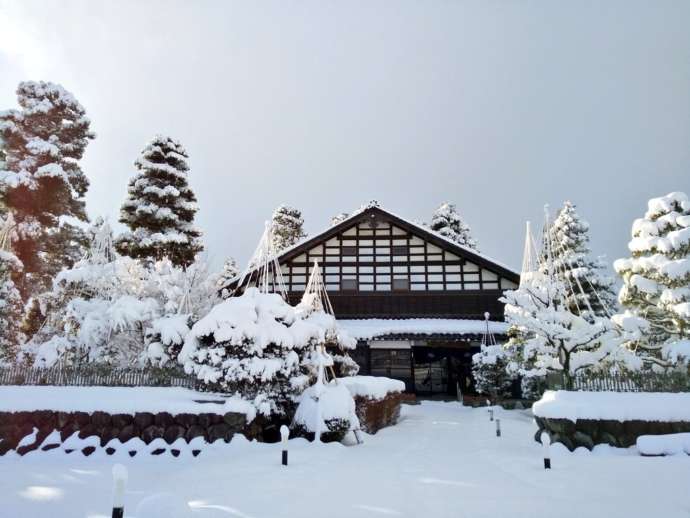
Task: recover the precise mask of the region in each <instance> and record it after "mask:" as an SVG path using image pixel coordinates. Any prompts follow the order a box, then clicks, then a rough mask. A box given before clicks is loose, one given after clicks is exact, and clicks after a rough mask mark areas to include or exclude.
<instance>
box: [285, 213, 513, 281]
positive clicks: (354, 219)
mask: <svg viewBox="0 0 690 518" xmlns="http://www.w3.org/2000/svg"><path fill="white" fill-rule="evenodd" d="M371 217H375V218H379V217H380V218H381V219H387V220H390V221H391V222H392V223H393V224H394V225H395V226H397V227H400V228H402V229H404V230H407V231H408V232H410V233H411V234H415V235H417V236H419V237H422V238H424V239H425V240H427V241H429V242H431V243H433V244H435V245H436V246H438V247H439V248H442V249H444V250H447V251H449V252H452V253H454V254H455V255H458V256H460V257H462V258H463V259H466V260H468V261H471V262H473V263H477V264H479V265H480V266H483V267H485V268H487V269H489V270H492V271H494V272H496V273H498V274H500V275H501V276H503V277H505V278H506V279H508V280H510V281H512V282H515V283H516V284H517V283H519V282H520V274H519V273H518V272H516V271H515V270H513V269H512V268H510V267H508V266H506V265H505V264H502V263H500V262H499V261H496V260H495V259H492V258H491V257H489V256H487V255H485V254H482V253H479V252H477V251H475V250H472V249H471V248H468V247H466V246H462V245H459V244H458V243H456V242H455V241H452V240H451V239H448V238H447V237H445V236H442V235H441V234H439V233H438V232H434V231H433V230H431V229H430V228H427V227H425V226H422V225H420V224H418V223H414V222H412V221H409V220H406V219H404V218H402V217H400V216H398V215H396V214H394V213H393V212H389V211H387V210H385V209H383V208H381V207H380V206H378V205H368V206H366V207H365V208H363V209H361V210H359V211H357V212H354V213H353V214H351V215H350V216H349V217H347V218H346V219H344V220H343V221H341V222H340V223H338V224H337V225H334V226H332V227H330V228H329V229H327V230H325V231H323V232H321V233H320V234H316V235H314V236H311V237H308V238H306V239H304V240H303V241H300V242H299V243H296V244H295V245H293V246H291V247H289V248H287V249H285V250H283V251H282V252H281V253H280V255H279V256H278V262H279V263H281V264H282V263H283V262H287V261H290V260H291V259H294V258H295V257H297V256H298V255H300V254H302V253H304V252H306V251H307V250H309V249H310V248H313V247H314V246H316V245H318V244H319V243H320V242H321V241H324V240H328V239H330V238H332V237H334V236H336V235H338V234H339V233H341V232H343V231H344V230H347V229H348V228H350V227H351V226H353V225H354V224H356V223H358V222H359V221H363V220H366V219H369V218H371Z"/></svg>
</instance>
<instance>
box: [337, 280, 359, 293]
mask: <svg viewBox="0 0 690 518" xmlns="http://www.w3.org/2000/svg"><path fill="white" fill-rule="evenodd" d="M340 289H341V290H342V291H357V280H356V279H342V280H341V281H340Z"/></svg>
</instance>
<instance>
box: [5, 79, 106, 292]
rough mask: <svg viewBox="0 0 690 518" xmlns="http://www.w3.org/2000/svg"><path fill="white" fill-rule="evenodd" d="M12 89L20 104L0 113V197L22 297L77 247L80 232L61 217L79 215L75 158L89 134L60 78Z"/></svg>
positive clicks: (41, 286) (71, 258) (40, 286)
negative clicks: (11, 227)
mask: <svg viewBox="0 0 690 518" xmlns="http://www.w3.org/2000/svg"><path fill="white" fill-rule="evenodd" d="M17 97H18V103H19V106H20V109H18V110H8V111H5V112H2V113H0V138H2V140H3V142H4V143H3V148H4V155H5V156H4V159H3V160H4V165H3V166H2V169H0V205H4V206H5V207H6V210H8V211H9V212H11V213H12V214H13V215H14V218H15V220H16V222H17V232H16V234H17V239H16V241H15V242H14V243H13V246H14V252H15V254H16V255H17V257H18V259H19V260H20V262H21V263H22V264H23V271H22V272H21V274H20V273H18V272H15V274H14V280H15V282H16V284H17V286H18V288H19V290H20V292H21V293H22V296H23V297H24V299H28V298H29V296H30V295H32V294H36V293H40V292H42V291H45V290H46V289H48V288H49V287H50V282H51V279H52V277H53V276H54V275H55V274H56V273H57V272H58V271H60V270H61V269H62V268H63V267H65V266H67V267H69V266H71V265H72V264H74V262H75V261H76V260H78V258H79V257H80V256H81V254H82V251H83V245H84V243H85V237H84V235H83V232H82V231H81V230H80V229H79V228H78V227H76V226H74V225H70V224H69V223H66V222H65V219H64V218H65V217H72V218H76V219H77V220H81V221H87V216H86V211H85V204H84V196H85V194H86V191H87V189H88V187H89V181H88V179H87V178H86V175H85V174H84V172H83V171H82V170H81V168H80V166H79V160H80V159H81V158H82V156H83V154H84V151H85V149H86V146H87V144H88V141H89V140H90V139H93V138H94V136H95V135H94V134H93V133H92V132H91V130H90V124H91V123H90V121H89V119H88V118H87V117H86V112H85V110H84V108H83V107H82V106H81V104H79V102H78V101H77V100H76V99H75V98H74V96H73V95H72V94H71V93H69V92H68V91H66V90H65V89H64V88H62V87H61V86H60V85H57V84H53V83H48V82H43V81H40V82H35V81H26V82H22V83H20V84H19V86H18V88H17Z"/></svg>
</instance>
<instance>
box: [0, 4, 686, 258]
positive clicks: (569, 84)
mask: <svg viewBox="0 0 690 518" xmlns="http://www.w3.org/2000/svg"><path fill="white" fill-rule="evenodd" d="M25 79H45V80H50V81H54V82H58V83H61V84H63V86H65V87H66V88H67V89H68V90H70V91H71V92H73V93H74V94H75V95H76V97H77V98H78V99H79V100H80V102H81V103H82V104H83V105H84V107H85V108H86V110H87V112H88V114H89V116H90V118H91V119H92V122H93V126H92V127H93V129H94V130H95V131H96V132H97V134H98V137H97V139H96V140H95V141H93V142H92V143H91V144H90V146H89V148H88V151H87V154H86V157H85V159H84V161H83V166H84V169H85V171H86V173H87V175H88V176H89V178H90V179H91V189H90V191H89V194H88V198H87V204H88V210H89V213H90V214H91V215H92V216H96V215H107V216H109V218H110V220H111V221H113V222H114V221H116V220H117V216H118V210H119V206H120V204H121V202H122V200H123V199H124V196H125V192H126V185H127V180H128V179H129V177H130V176H131V174H132V173H133V171H134V169H133V166H132V162H133V161H134V159H135V158H136V157H137V155H138V153H139V151H140V150H141V148H142V147H143V145H144V144H145V143H146V141H147V140H148V139H149V138H150V137H151V136H152V135H153V134H155V133H158V132H160V133H166V134H170V135H171V136H173V137H175V138H178V139H180V140H181V141H182V142H183V143H184V144H185V146H186V147H187V150H188V151H189V154H190V165H191V168H192V169H191V174H190V183H191V184H192V187H193V188H194V190H195V192H196V194H197V196H198V198H199V203H200V207H201V210H200V212H199V215H198V223H199V225H200V226H201V227H202V229H203V230H204V232H205V242H206V246H207V250H208V252H209V257H210V258H211V260H212V261H213V262H214V264H216V265H219V264H220V263H221V262H222V260H223V258H224V257H225V256H226V255H234V256H235V257H236V258H237V259H238V260H239V261H240V263H242V264H244V262H245V261H246V260H247V256H248V255H249V254H250V253H251V251H252V250H253V248H254V246H255V244H256V241H257V240H258V238H259V234H260V232H261V230H262V224H263V221H264V220H265V219H267V218H268V217H270V214H271V212H272V210H273V208H274V207H275V206H277V205H278V204H280V203H282V202H285V203H288V204H292V205H294V206H297V207H299V208H301V209H302V211H303V213H304V216H305V219H306V228H307V231H308V232H310V233H313V232H317V231H319V230H321V229H322V228H325V227H326V226H328V221H329V219H330V217H331V216H332V215H333V214H335V213H338V212H341V211H351V210H352V209H354V208H356V207H358V206H359V205H360V204H362V203H365V202H367V201H369V200H371V199H378V200H380V201H381V203H382V205H383V206H384V207H388V208H390V209H391V210H393V211H395V212H397V213H399V214H401V215H403V216H406V217H409V218H410V219H415V220H425V219H428V218H429V216H430V214H431V212H432V210H433V209H434V208H435V207H436V206H437V205H438V204H439V203H440V202H441V201H445V200H448V201H451V202H454V203H456V204H457V206H458V208H459V210H460V212H461V214H462V215H463V216H464V218H465V219H466V220H467V221H468V223H469V224H470V225H471V227H472V228H473V230H474V233H475V236H476V237H477V238H478V239H479V241H480V244H481V247H482V250H483V251H485V252H486V253H488V254H490V255H492V256H495V257H496V258H497V259H500V260H502V261H504V262H507V263H508V264H511V265H513V266H515V267H519V264H520V255H521V245H522V240H523V228H524V221H525V220H526V219H532V220H533V221H535V222H541V221H542V206H543V204H544V203H550V204H551V205H552V207H556V206H558V205H560V203H562V201H563V200H564V199H566V198H569V199H571V200H572V201H573V202H574V203H576V204H577V205H578V208H579V210H580V212H581V214H582V215H583V216H584V217H585V218H586V219H587V220H589V221H590V223H591V225H592V232H591V234H592V247H593V249H594V251H595V252H596V253H602V254H606V255H608V257H609V258H611V259H614V258H616V257H620V256H622V255H624V254H625V253H626V244H627V241H628V237H629V232H630V225H631V223H632V220H633V218H635V217H639V216H641V215H642V213H643V212H644V209H645V204H646V200H647V199H648V198H650V197H653V196H658V195H662V194H665V193H667V192H669V191H673V190H683V191H686V192H688V193H690V2H685V1H677V2H672V1H643V2H636V1H631V0H621V1H607V2H600V1H591V2H590V1H578V2H565V1H563V2H556V1H553V0H544V1H541V2H537V1H526V0H520V1H517V0H516V1H513V2H509V1H491V0H485V1H461V0H456V1H442V0H435V1H432V0H429V1H419V0H415V1H404V0H395V1H393V0H390V1H362V2H356V1H341V2H331V1H323V0H319V1H313V2H307V1H304V2H294V1H276V2H270V1H256V2H255V1H249V0H247V1H245V2H226V1H224V2H220V1H218V2H210V1H207V2H172V1H169V2H154V1H140V2H139V1H132V2H125V1H117V2H115V1H111V2H99V1H83V2H76V1H66V0H62V1H59V2H57V1H44V2H38V1H27V0H17V1H15V2H8V1H6V0H0V109H4V108H12V107H15V105H16V97H15V94H14V90H15V88H16V85H17V83H18V82H19V81H20V80H25Z"/></svg>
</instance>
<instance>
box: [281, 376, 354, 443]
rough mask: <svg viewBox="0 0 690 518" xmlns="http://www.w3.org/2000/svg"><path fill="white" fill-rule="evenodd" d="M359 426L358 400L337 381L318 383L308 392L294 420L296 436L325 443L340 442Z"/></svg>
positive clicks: (303, 394) (302, 398)
mask: <svg viewBox="0 0 690 518" xmlns="http://www.w3.org/2000/svg"><path fill="white" fill-rule="evenodd" d="M359 426H360V425H359V419H358V418H357V413H356V408H355V400H354V398H353V397H352V394H350V391H349V390H348V388H347V386H345V385H344V384H343V383H339V382H338V381H337V380H331V382H330V383H327V384H324V383H321V382H317V383H315V384H314V385H312V386H311V387H309V388H308V389H306V390H305V391H304V392H303V393H302V395H301V396H300V399H299V405H298V406H297V410H296V411H295V417H294V419H293V431H294V433H295V434H296V435H298V436H300V435H302V436H305V437H307V438H311V437H312V436H314V437H318V438H320V439H321V440H322V441H324V442H330V441H340V440H342V439H343V438H344V437H345V434H347V433H348V432H349V431H352V430H358V429H359Z"/></svg>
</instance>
